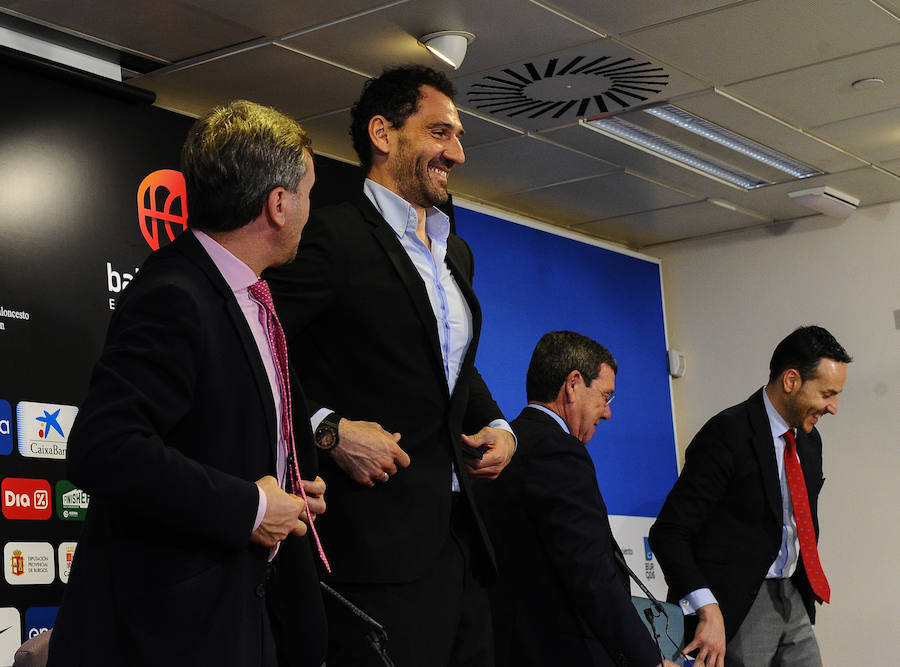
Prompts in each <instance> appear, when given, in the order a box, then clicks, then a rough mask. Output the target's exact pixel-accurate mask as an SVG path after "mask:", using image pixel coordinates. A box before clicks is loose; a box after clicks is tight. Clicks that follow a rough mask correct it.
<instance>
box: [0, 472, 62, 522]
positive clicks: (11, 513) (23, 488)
mask: <svg viewBox="0 0 900 667" xmlns="http://www.w3.org/2000/svg"><path fill="white" fill-rule="evenodd" d="M0 494H2V496H3V516H5V517H6V518H7V519H31V520H37V521H43V520H45V519H49V518H50V515H51V514H52V513H53V508H52V507H50V483H49V482H48V481H47V480H45V479H23V478H19V477H7V478H6V479H4V480H3V483H2V485H0Z"/></svg>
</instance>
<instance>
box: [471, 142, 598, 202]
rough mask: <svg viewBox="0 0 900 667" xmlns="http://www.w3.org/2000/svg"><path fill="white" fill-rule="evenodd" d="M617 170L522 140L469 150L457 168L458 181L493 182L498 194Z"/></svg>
mask: <svg viewBox="0 0 900 667" xmlns="http://www.w3.org/2000/svg"><path fill="white" fill-rule="evenodd" d="M614 169H615V167H614V166H613V165H610V164H609V163H607V162H603V161H602V160H598V159H594V158H591V157H587V156H585V155H582V154H579V153H575V152H573V151H570V150H568V149H565V148H559V147H557V146H554V145H553V144H550V143H548V142H546V141H540V140H538V139H534V138H532V137H528V136H521V137H515V138H513V139H506V140H504V141H498V142H494V143H491V144H487V145H484V146H476V147H474V148H471V149H467V150H466V162H465V163H464V164H462V165H460V166H458V167H455V168H454V179H457V178H458V179H459V180H460V181H461V182H473V181H474V182H489V184H490V187H491V189H492V190H494V191H497V192H506V193H512V192H517V191H520V190H529V189H533V188H537V187H541V186H546V185H549V184H551V183H560V182H562V181H568V180H572V179H575V178H585V177H588V176H596V175H598V174H603V173H607V172H609V171H612V170H614ZM467 189H470V190H471V187H467Z"/></svg>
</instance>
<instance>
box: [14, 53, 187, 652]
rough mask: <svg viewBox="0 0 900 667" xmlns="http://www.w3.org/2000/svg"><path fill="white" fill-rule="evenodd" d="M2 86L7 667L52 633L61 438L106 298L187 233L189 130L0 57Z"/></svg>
mask: <svg viewBox="0 0 900 667" xmlns="http://www.w3.org/2000/svg"><path fill="white" fill-rule="evenodd" d="M0 80H2V81H3V82H4V87H5V88H7V89H13V90H16V91H17V95H16V99H17V102H16V104H15V105H3V107H2V108H0V133H2V134H0V136H2V138H3V140H4V142H5V143H4V159H3V161H2V162H0V186H9V185H10V184H11V183H17V184H23V185H19V186H17V187H16V188H12V187H7V188H3V187H0V200H2V201H0V369H2V370H0V548H2V552H3V576H2V577H0V605H3V606H0V667H5V666H6V665H12V663H13V656H14V654H15V650H16V649H17V648H18V647H19V646H20V645H21V644H22V643H23V642H24V641H25V640H27V639H30V638H31V637H34V636H36V635H37V634H39V633H41V632H45V631H47V630H49V629H51V628H52V627H53V623H54V621H55V619H56V614H57V611H58V610H59V605H60V603H61V602H62V597H63V593H64V591H65V586H66V583H67V582H68V580H69V574H70V572H71V569H72V565H73V561H74V560H75V559H76V553H77V546H78V536H79V532H80V530H81V527H82V525H83V522H84V519H85V516H86V513H87V512H88V511H89V508H90V495H89V494H88V493H87V492H86V491H85V490H84V489H81V488H79V487H78V486H77V485H76V484H74V483H73V482H72V481H71V480H69V479H68V478H67V476H66V466H65V456H66V448H67V442H68V436H69V432H70V430H71V428H72V425H73V423H74V421H75V418H76V416H77V414H78V405H79V403H80V402H81V400H82V399H83V397H84V394H85V392H86V390H87V386H88V382H89V379H90V372H91V368H92V367H93V364H94V362H95V361H96V359H97V357H98V355H99V352H100V349H101V347H102V343H103V338H104V335H105V333H106V327H107V325H108V323H109V318H110V315H111V311H112V310H113V309H114V308H115V300H116V298H118V296H119V295H120V293H121V291H122V290H123V289H125V288H126V287H127V285H128V283H129V282H130V281H131V280H133V279H134V276H135V275H136V274H137V272H138V268H137V267H140V266H141V264H142V263H143V261H144V259H145V258H146V257H147V255H148V254H149V253H150V252H152V251H153V250H155V249H157V248H159V247H160V246H161V245H165V244H167V243H169V242H170V241H171V240H172V239H173V238H174V237H175V236H177V234H178V233H180V232H181V231H183V230H184V229H185V227H186V224H187V207H186V206H185V194H184V179H183V177H181V174H180V172H177V171H175V169H177V167H178V156H179V152H180V148H181V142H182V141H183V140H184V136H185V134H186V133H187V130H188V128H189V127H190V125H191V122H192V120H191V119H189V118H185V117H182V116H178V115H177V114H173V113H170V112H166V111H163V110H161V109H156V108H153V107H152V106H149V105H147V104H146V103H136V102H133V101H130V100H128V101H126V100H124V99H121V98H119V97H111V96H107V95H105V94H104V93H101V92H94V91H92V90H89V89H87V88H83V87H80V85H78V84H69V83H67V82H66V81H65V80H63V79H60V78H58V77H55V78H45V77H43V76H42V75H41V74H40V73H39V72H37V71H34V70H29V71H26V70H24V69H18V66H17V65H15V64H13V63H12V62H11V61H10V62H7V61H5V60H3V59H2V56H0ZM17 137H23V139H22V140H21V141H19V142H18V143H17V141H16V138H17ZM24 137H28V140H27V141H26V140H25V139H24ZM7 139H12V141H6V140H7ZM37 146H39V147H40V150H39V151H38V150H36V147H37ZM179 179H180V180H179ZM24 184H27V185H28V187H24ZM36 191H40V192H42V193H44V194H42V197H46V200H45V201H42V203H41V205H40V206H34V205H33V203H29V199H30V198H31V197H30V195H29V193H31V194H32V195H33V193H34V192H36ZM136 201H137V207H136V206H135V204H136ZM136 217H137V218H138V219H137V220H136V219H135V218H136Z"/></svg>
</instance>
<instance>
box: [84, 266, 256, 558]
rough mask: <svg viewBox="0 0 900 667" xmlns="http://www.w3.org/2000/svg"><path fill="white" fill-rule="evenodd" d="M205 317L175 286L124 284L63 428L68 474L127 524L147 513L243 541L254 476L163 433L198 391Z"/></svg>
mask: <svg viewBox="0 0 900 667" xmlns="http://www.w3.org/2000/svg"><path fill="white" fill-rule="evenodd" d="M204 317H205V313H204V311H203V310H202V309H201V308H200V307H199V304H198V301H197V298H196V297H195V295H194V294H192V293H191V292H190V291H189V290H187V289H184V288H183V287H180V286H176V285H172V284H170V285H163V286H156V287H149V288H148V287H147V286H146V284H144V283H140V284H137V283H136V284H134V285H133V288H132V293H131V294H128V295H127V296H126V298H124V299H123V301H122V302H121V303H120V307H119V309H117V310H116V313H115V315H114V317H113V320H112V323H111V326H110V330H109V334H108V337H107V342H106V346H105V347H104V350H103V353H102V356H101V358H100V360H99V361H98V362H97V365H96V367H95V369H94V373H93V376H92V379H91V386H90V389H89V392H88V396H87V398H86V399H85V401H84V403H83V404H82V407H81V410H80V411H79V413H78V416H77V419H76V422H75V425H74V426H73V428H72V432H71V434H70V438H69V443H68V454H67V459H68V474H69V476H70V478H71V480H72V481H73V482H74V483H75V484H77V485H79V486H80V487H82V488H84V489H85V490H86V491H87V492H88V493H90V494H92V495H93V494H97V495H98V496H101V497H103V498H104V499H106V500H107V501H109V502H110V503H111V504H112V506H113V507H115V508H116V509H117V510H124V511H125V512H127V514H128V515H129V516H133V517H134V522H135V524H136V525H137V524H138V523H139V522H140V521H141V520H142V519H148V520H151V521H153V522H155V523H157V524H160V525H164V526H168V527H169V528H171V529H174V530H175V531H179V532H181V533H183V534H184V535H187V536H189V537H190V538H191V539H196V540H198V541H200V540H206V541H208V542H210V543H212V544H219V545H221V546H224V547H231V548H243V547H246V546H247V544H248V542H249V538H250V533H251V532H252V529H253V522H254V518H255V516H256V511H257V507H258V503H259V494H258V490H257V488H256V486H255V484H254V483H253V482H252V481H247V480H244V479H241V478H239V477H236V476H233V475H229V474H227V473H225V472H222V471H221V470H218V469H216V468H214V467H212V466H209V465H204V464H202V463H200V462H198V461H196V460H193V459H192V458H190V457H189V456H187V455H186V454H185V453H183V452H182V451H180V450H179V449H176V448H175V447H172V446H168V445H167V442H166V434H167V433H169V432H170V431H172V430H173V429H175V428H176V427H177V426H178V424H179V422H181V420H182V419H184V418H185V417H186V416H187V415H188V413H189V411H190V410H191V408H192V406H193V405H194V402H195V400H196V399H197V396H196V395H195V394H196V386H197V378H198V374H199V373H200V369H199V368H198V363H199V361H198V360H199V359H201V357H202V349H203V348H204V346H205V344H206V341H205V340H204V329H203V328H202V326H200V324H198V323H201V322H202V321H203V318H204ZM208 445H209V446H211V447H215V446H220V445H222V443H208Z"/></svg>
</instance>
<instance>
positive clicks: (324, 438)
mask: <svg viewBox="0 0 900 667" xmlns="http://www.w3.org/2000/svg"><path fill="white" fill-rule="evenodd" d="M340 421H341V416H340V415H339V414H338V413H337V412H329V413H328V414H327V415H325V418H324V419H323V420H322V421H321V422H319V426H318V427H317V428H316V432H315V434H313V437H314V439H315V441H316V447H318V448H319V449H321V450H322V451H324V452H327V451H330V450H332V449H334V448H335V447H337V446H338V443H339V442H340V441H341V439H340V437H338V424H339V423H340Z"/></svg>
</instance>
